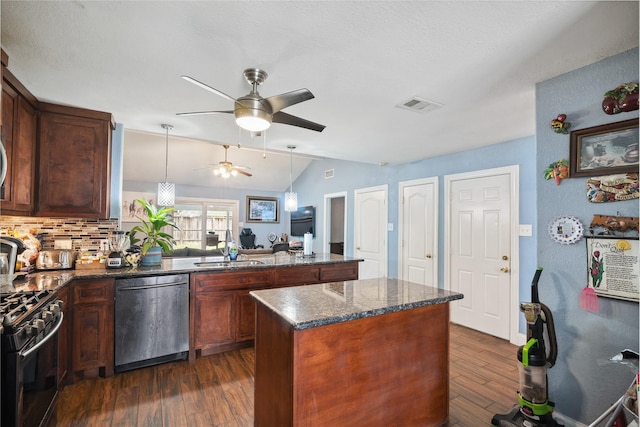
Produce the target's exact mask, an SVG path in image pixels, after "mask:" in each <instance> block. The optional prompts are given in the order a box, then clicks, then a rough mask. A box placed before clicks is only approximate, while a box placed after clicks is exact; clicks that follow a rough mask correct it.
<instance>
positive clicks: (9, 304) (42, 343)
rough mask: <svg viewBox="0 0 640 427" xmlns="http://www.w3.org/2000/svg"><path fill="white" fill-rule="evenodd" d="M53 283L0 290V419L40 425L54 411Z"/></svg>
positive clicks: (57, 322) (58, 319) (56, 314)
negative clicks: (28, 287) (35, 288)
mask: <svg viewBox="0 0 640 427" xmlns="http://www.w3.org/2000/svg"><path fill="white" fill-rule="evenodd" d="M56 297H57V292H56V291H55V290H53V289H39V290H21V291H17V290H16V291H12V292H9V293H0V320H1V325H2V326H1V327H0V329H1V330H2V333H1V335H0V366H2V369H1V371H0V378H1V384H2V386H1V388H0V400H1V402H2V405H1V411H0V424H1V425H2V426H3V427H5V426H7V427H19V426H20V427H21V426H27V425H28V426H39V427H44V426H46V425H47V423H48V422H49V420H51V419H53V418H54V417H55V401H56V398H57V394H58V391H57V389H58V330H59V328H60V326H61V325H62V322H63V320H64V314H63V312H62V308H63V303H62V301H60V300H58V299H57V298H56Z"/></svg>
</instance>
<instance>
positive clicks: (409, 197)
mask: <svg viewBox="0 0 640 427" xmlns="http://www.w3.org/2000/svg"><path fill="white" fill-rule="evenodd" d="M400 194H401V195H402V196H401V197H402V200H401V203H399V206H400V213H399V215H398V217H399V218H400V219H401V220H400V223H399V224H398V234H399V236H400V239H401V241H400V245H399V277H400V279H402V280H407V281H409V282H414V283H420V284H422V285H429V286H436V287H437V286H438V269H437V266H438V261H437V255H438V227H437V226H438V214H437V212H438V209H437V200H438V178H437V177H435V178H428V179H421V180H416V181H408V182H401V183H400Z"/></svg>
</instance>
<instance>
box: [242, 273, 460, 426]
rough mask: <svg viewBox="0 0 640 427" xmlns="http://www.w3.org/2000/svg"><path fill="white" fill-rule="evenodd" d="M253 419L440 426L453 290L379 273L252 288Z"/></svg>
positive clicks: (445, 395)
mask: <svg viewBox="0 0 640 427" xmlns="http://www.w3.org/2000/svg"><path fill="white" fill-rule="evenodd" d="M250 295H251V296H252V297H253V298H254V299H255V300H256V337H255V359H256V364H255V417H254V419H255V423H254V425H255V426H275V425H277V426H282V427H286V426H296V427H302V426H314V427H317V426H354V425H358V426H364V425H420V426H437V425H441V424H443V423H444V422H446V421H447V419H448V414H449V410H448V407H449V302H450V301H453V300H457V299H461V298H463V295H462V294H460V293H456V292H449V291H445V290H442V289H438V288H433V287H429V286H423V285H419V284H415V283H410V282H405V281H402V280H397V279H389V278H379V279H366V280H353V281H344V282H332V283H322V284H315V285H308V286H302V287H287V288H274V289H265V290H259V291H252V292H251V293H250Z"/></svg>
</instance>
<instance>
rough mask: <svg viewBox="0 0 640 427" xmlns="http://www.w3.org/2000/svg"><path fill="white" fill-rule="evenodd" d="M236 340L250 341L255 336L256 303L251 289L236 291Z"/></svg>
mask: <svg viewBox="0 0 640 427" xmlns="http://www.w3.org/2000/svg"><path fill="white" fill-rule="evenodd" d="M236 309H237V315H236V325H237V326H238V329H237V330H236V341H238V342H239V341H248V340H252V339H254V338H255V333H256V303H255V300H254V299H253V298H252V297H251V295H249V290H246V291H236Z"/></svg>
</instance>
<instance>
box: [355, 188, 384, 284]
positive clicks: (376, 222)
mask: <svg viewBox="0 0 640 427" xmlns="http://www.w3.org/2000/svg"><path fill="white" fill-rule="evenodd" d="M354 193H355V194H354V199H355V201H354V221H353V222H354V239H353V241H354V245H355V251H354V256H355V257H356V258H362V259H364V262H361V263H360V266H359V269H360V270H359V273H358V277H359V278H360V279H373V278H377V277H386V275H387V186H386V185H383V186H379V187H371V188H364V189H360V190H355V192H354Z"/></svg>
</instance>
